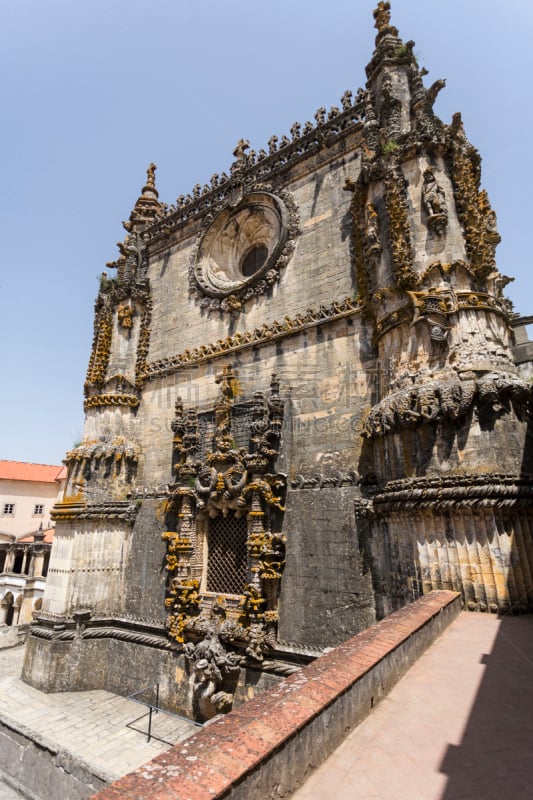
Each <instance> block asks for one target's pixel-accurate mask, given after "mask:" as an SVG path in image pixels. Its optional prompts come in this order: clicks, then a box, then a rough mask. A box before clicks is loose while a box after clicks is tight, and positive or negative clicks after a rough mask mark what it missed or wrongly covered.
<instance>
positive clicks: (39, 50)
mask: <svg viewBox="0 0 533 800" xmlns="http://www.w3.org/2000/svg"><path fill="white" fill-rule="evenodd" d="M375 6H376V0H329V2H324V1H323V0H320V1H319V0H269V2H268V3H259V2H244V0H224V1H223V2H222V1H221V0H187V2H185V0H76V2H73V0H46V2H44V0H16V2H15V0H11V1H9V0H3V2H2V3H1V4H0V74H1V75H2V79H1V88H0V94H1V108H2V112H3V115H2V116H3V121H2V125H1V127H0V142H1V152H2V156H3V169H2V176H1V184H0V214H1V216H0V218H1V220H2V249H1V273H0V297H1V299H2V313H1V315H0V353H1V364H2V369H1V381H2V382H1V391H0V458H7V459H13V460H20V461H35V462H42V463H60V462H61V459H62V458H63V457H64V454H65V452H66V450H68V449H70V448H71V447H72V446H73V444H74V443H75V442H76V441H77V440H79V439H80V438H81V434H82V430H83V381H84V379H85V372H86V368H87V363H88V359H89V354H90V348H91V341H92V327H93V305H94V300H95V297H96V293H97V289H98V276H99V274H100V273H101V271H102V270H103V269H105V262H106V261H111V260H114V259H115V258H116V256H117V249H116V246H115V243H116V242H117V241H119V240H122V239H123V238H124V235H125V232H124V230H123V229H122V226H121V221H122V220H124V219H127V218H128V216H129V213H130V210H131V208H132V206H133V204H134V202H135V200H136V198H137V196H138V194H139V192H140V189H141V187H142V185H143V183H144V179H145V175H146V172H145V171H146V167H147V166H148V164H149V163H150V162H151V161H154V162H155V163H156V164H157V165H158V171H157V176H156V177H157V186H158V189H159V194H160V199H161V200H163V201H165V202H167V203H172V202H174V201H175V199H176V197H177V196H178V195H180V194H187V193H188V192H189V191H190V190H191V189H192V187H193V185H194V184H196V183H202V184H203V183H207V182H208V181H209V179H210V177H211V175H212V173H214V172H223V171H228V168H229V165H230V163H231V161H232V160H233V159H232V151H233V149H234V147H235V144H236V143H237V141H238V140H239V139H240V138H241V137H244V138H247V139H249V140H250V143H251V146H252V147H253V148H254V149H255V150H259V149H260V148H261V147H265V148H266V143H267V141H268V139H269V138H270V136H272V135H273V134H276V135H277V136H278V137H281V136H282V135H283V134H288V132H289V128H290V126H291V125H292V123H293V122H294V121H299V122H301V123H303V122H305V121H306V120H307V119H313V115H314V112H315V110H316V109H317V108H318V107H319V106H325V107H326V108H329V107H330V106H331V105H339V104H340V103H339V98H340V97H341V95H342V94H343V92H344V91H345V90H346V89H348V88H350V89H352V91H354V90H356V89H357V88H358V87H359V86H364V84H365V73H364V68H365V65H366V64H367V63H368V61H369V59H370V56H371V53H372V50H373V47H374V36H375V33H376V32H375V30H374V28H373V22H374V20H373V17H372V11H373V9H374V7H375ZM391 6H392V22H393V24H395V25H396V27H398V28H399V31H400V35H401V36H402V38H403V39H404V41H407V40H409V39H414V40H415V41H416V47H415V53H416V54H417V55H418V57H419V60H420V61H421V63H422V64H423V65H424V66H425V67H426V69H428V70H429V73H430V74H429V75H428V77H427V78H426V85H430V84H431V83H432V82H433V81H434V80H436V79H437V78H446V79H447V85H446V89H445V90H444V91H443V92H441V93H440V95H439V97H438V99H437V103H436V106H435V108H436V111H437V113H438V115H439V116H440V117H441V118H442V119H443V120H444V121H445V122H449V121H450V120H451V117H452V114H453V113H454V112H455V111H461V112H462V114H463V120H464V124H465V129H466V133H467V135H468V137H469V138H470V140H471V141H472V143H473V144H474V145H475V146H476V147H477V148H478V149H479V151H480V153H481V155H482V157H483V173H482V174H483V178H482V180H483V186H484V188H486V189H487V190H488V192H489V196H490V198H491V201H492V205H493V207H494V208H495V210H496V212H497V214H498V222H499V228H500V233H501V234H502V243H501V245H500V246H499V248H498V251H497V256H498V264H499V268H500V270H501V271H502V272H503V273H505V274H508V275H512V276H515V278H516V280H515V282H514V283H513V284H511V285H510V286H509V287H507V293H508V295H509V296H510V298H511V299H512V300H513V302H514V303H515V307H516V310H517V311H519V312H520V313H522V314H530V313H533V293H532V291H531V289H532V284H533V278H532V275H531V272H532V270H531V265H530V255H529V251H530V246H531V244H530V243H531V236H530V232H531V228H532V227H533V220H532V219H531V215H532V210H533V209H532V203H531V197H532V192H533V183H532V178H533V166H532V155H531V154H532V142H533V124H532V122H533V103H532V92H531V80H532V75H533V47H532V44H531V31H532V29H533V3H532V2H531V0H507V2H503V1H502V0H392V2H391Z"/></svg>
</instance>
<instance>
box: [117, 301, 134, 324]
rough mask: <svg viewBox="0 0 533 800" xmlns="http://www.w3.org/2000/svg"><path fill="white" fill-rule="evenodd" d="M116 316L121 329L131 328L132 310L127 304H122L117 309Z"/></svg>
mask: <svg viewBox="0 0 533 800" xmlns="http://www.w3.org/2000/svg"><path fill="white" fill-rule="evenodd" d="M117 316H118V321H119V323H120V325H121V326H122V327H123V328H132V327H133V309H132V307H131V306H130V305H128V303H123V304H122V305H120V306H119V307H118V308H117Z"/></svg>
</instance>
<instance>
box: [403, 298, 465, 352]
mask: <svg viewBox="0 0 533 800" xmlns="http://www.w3.org/2000/svg"><path fill="white" fill-rule="evenodd" d="M407 294H408V295H409V297H410V299H411V302H412V304H413V321H412V323H411V325H412V326H414V325H416V324H417V323H419V322H424V323H425V324H426V325H427V326H428V328H429V335H430V337H431V339H432V341H434V342H438V343H443V342H445V341H446V340H447V338H448V332H449V330H450V326H449V325H448V316H449V314H452V313H454V312H456V311H457V309H458V305H457V298H456V296H455V292H453V291H452V290H441V289H434V290H432V289H430V290H429V291H427V292H407Z"/></svg>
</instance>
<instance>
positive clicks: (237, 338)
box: [142, 297, 361, 381]
mask: <svg viewBox="0 0 533 800" xmlns="http://www.w3.org/2000/svg"><path fill="white" fill-rule="evenodd" d="M360 310H361V308H360V305H359V303H358V302H357V301H356V300H354V299H353V298H350V297H346V298H345V299H344V300H340V301H335V302H334V303H332V304H331V305H329V306H320V308H318V309H307V311H306V312H305V313H304V314H297V315H296V316H295V317H285V319H284V320H283V322H276V321H274V322H272V323H270V324H266V323H265V324H264V325H262V326H261V327H260V328H256V329H255V330H254V331H246V332H245V333H235V334H234V335H233V336H228V337H227V338H226V339H219V340H218V342H215V343H212V344H208V345H202V346H201V347H195V348H194V349H193V350H184V351H183V353H179V354H178V355H176V356H170V357H169V358H163V359H160V360H158V361H152V362H150V363H148V364H147V365H146V370H145V372H144V373H143V375H142V379H143V381H145V380H150V379H152V378H158V377H161V376H163V375H170V374H171V373H173V372H177V371H178V370H179V369H183V368H185V367H190V366H193V365H195V364H202V363H205V362H206V361H212V360H214V359H216V358H220V357H221V356H225V355H227V354H228V353H235V352H238V351H240V350H246V349H248V348H250V347H256V346H257V345H261V344H268V343H270V342H273V341H277V340H279V339H283V338H285V337H286V336H291V335H293V334H295V333H300V332H301V331H304V330H308V329H309V328H316V327H317V326H319V325H323V324H325V323H328V322H333V321H335V320H339V319H343V318H345V317H351V316H352V315H354V314H357V313H359V312H360Z"/></svg>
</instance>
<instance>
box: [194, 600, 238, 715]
mask: <svg viewBox="0 0 533 800" xmlns="http://www.w3.org/2000/svg"><path fill="white" fill-rule="evenodd" d="M224 624H225V611H224V609H223V608H222V607H221V606H219V605H218V604H217V605H215V606H214V608H212V609H211V611H210V616H209V617H201V618H199V619H198V620H197V621H196V625H195V626H194V627H195V629H197V630H201V631H202V632H203V633H204V638H203V639H202V641H201V642H199V643H198V644H196V645H195V644H193V643H192V642H187V644H186V645H185V647H184V652H185V656H186V657H187V658H188V659H189V660H190V661H192V663H193V666H194V688H193V697H194V702H195V705H196V707H197V713H198V715H199V717H200V719H202V720H207V719H211V718H212V717H214V716H215V715H216V714H221V713H226V712H227V711H229V710H230V709H231V705H232V703H233V694H232V693H231V692H228V691H225V689H224V681H225V678H227V677H228V676H229V675H230V674H231V673H232V672H236V671H237V670H238V669H239V666H240V658H239V656H238V655H237V654H236V653H233V652H231V651H228V650H226V648H225V647H224V645H223V644H222V642H221V640H220V635H221V631H222V628H223V626H224Z"/></svg>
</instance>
